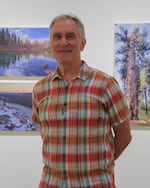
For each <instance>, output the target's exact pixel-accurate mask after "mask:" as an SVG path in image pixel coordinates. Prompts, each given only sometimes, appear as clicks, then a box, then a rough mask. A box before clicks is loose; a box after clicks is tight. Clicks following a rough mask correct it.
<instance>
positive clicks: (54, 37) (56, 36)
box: [53, 35, 61, 40]
mask: <svg viewBox="0 0 150 188" xmlns="http://www.w3.org/2000/svg"><path fill="white" fill-rule="evenodd" d="M53 39H55V40H59V39H61V35H54V36H53Z"/></svg>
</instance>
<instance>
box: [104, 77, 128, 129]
mask: <svg viewBox="0 0 150 188" xmlns="http://www.w3.org/2000/svg"><path fill="white" fill-rule="evenodd" d="M105 100H106V109H107V111H108V114H109V117H110V122H111V125H112V126H117V125H119V124H121V123H122V122H124V121H125V120H126V119H128V118H129V109H128V104H127V101H126V98H125V96H124V94H123V92H122V91H121V88H120V86H119V84H118V82H117V81H116V79H115V78H114V77H110V78H109V79H108V82H107V85H106V90H105Z"/></svg>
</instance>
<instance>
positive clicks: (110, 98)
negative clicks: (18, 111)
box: [32, 15, 131, 188]
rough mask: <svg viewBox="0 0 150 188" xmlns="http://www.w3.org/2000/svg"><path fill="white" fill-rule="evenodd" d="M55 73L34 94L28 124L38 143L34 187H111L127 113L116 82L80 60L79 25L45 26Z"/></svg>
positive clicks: (70, 19) (67, 20)
mask: <svg viewBox="0 0 150 188" xmlns="http://www.w3.org/2000/svg"><path fill="white" fill-rule="evenodd" d="M50 32H51V34H50V35H51V36H50V40H51V47H52V52H53V55H54V57H55V58H56V60H57V62H58V67H57V69H56V70H55V71H54V72H52V73H50V74H49V75H48V76H46V77H45V78H43V79H41V80H40V81H38V82H37V83H36V85H35V86H34V89H33V101H32V103H33V114H32V119H33V121H34V122H35V123H38V124H39V126H40V132H41V137H42V140H43V163H44V167H43V173H42V177H41V181H40V184H39V188H115V182H114V170H113V167H114V161H115V160H116V159H117V158H118V157H119V156H120V155H121V153H122V152H123V151H124V149H125V148H126V147H127V145H128V144H129V143H130V141H131V133H130V126H129V111H128V107H127V104H126V101H125V98H124V97H123V94H122V92H121V91H120V88H119V86H118V83H117V82H116V80H115V79H114V78H113V77H111V76H109V75H107V74H105V73H103V72H101V71H99V70H96V69H94V68H91V67H90V66H88V65H87V63H86V62H84V61H82V60H81V55H80V53H81V51H83V49H84V47H85V44H86V39H85V32H84V26H83V24H82V22H81V21H80V20H79V19H78V18H77V17H75V16H72V15H60V16H58V17H56V18H54V20H53V21H52V23H51V25H50Z"/></svg>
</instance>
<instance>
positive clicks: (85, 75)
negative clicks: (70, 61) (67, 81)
mask: <svg viewBox="0 0 150 188" xmlns="http://www.w3.org/2000/svg"><path fill="white" fill-rule="evenodd" d="M82 62H83V64H82V66H81V69H80V72H79V74H78V76H77V78H79V79H81V80H86V79H87V78H88V76H89V66H88V65H87V63H86V62H84V61H82ZM55 79H62V78H61V76H60V74H59V70H58V68H57V69H56V70H55V71H54V72H53V73H52V80H55Z"/></svg>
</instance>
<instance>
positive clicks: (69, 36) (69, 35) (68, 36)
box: [66, 33, 75, 40]
mask: <svg viewBox="0 0 150 188" xmlns="http://www.w3.org/2000/svg"><path fill="white" fill-rule="evenodd" d="M66 38H67V39H70V40H71V39H74V38H75V35H74V34H72V33H71V34H68V35H67V36H66Z"/></svg>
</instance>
